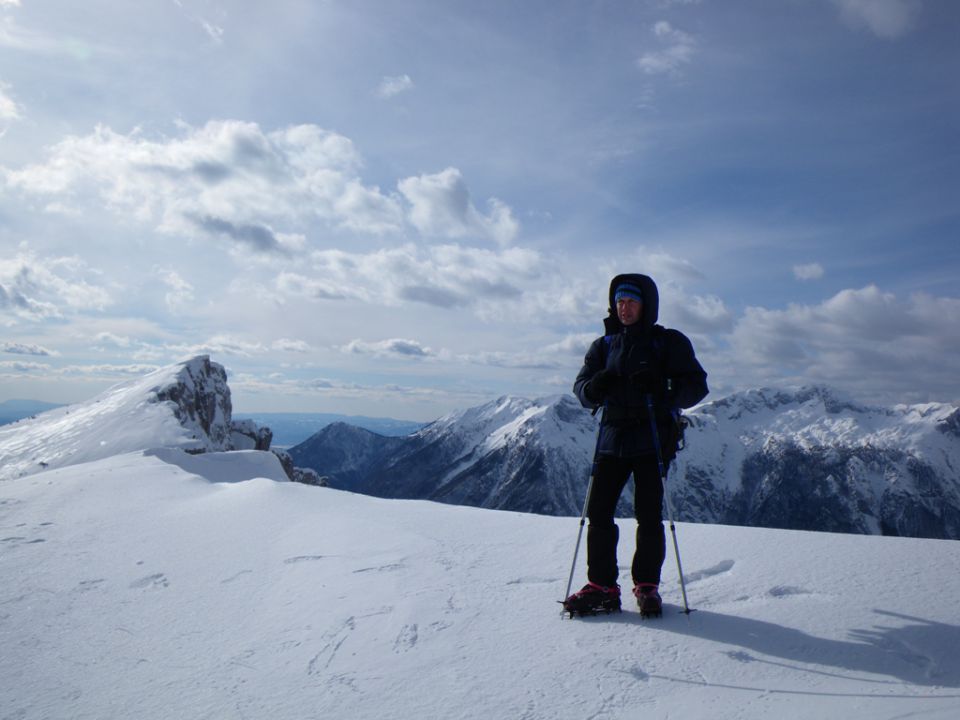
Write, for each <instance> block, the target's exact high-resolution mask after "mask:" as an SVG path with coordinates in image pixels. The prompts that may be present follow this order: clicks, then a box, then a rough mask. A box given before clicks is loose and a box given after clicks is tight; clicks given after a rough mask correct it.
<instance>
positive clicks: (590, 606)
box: [563, 583, 620, 617]
mask: <svg viewBox="0 0 960 720" xmlns="http://www.w3.org/2000/svg"><path fill="white" fill-rule="evenodd" d="M563 609H564V610H566V611H567V612H568V613H570V617H573V616H574V615H581V616H582V615H596V614H597V613H602V612H603V613H612V612H620V586H619V585H611V586H610V587H606V586H604V585H597V584H596V583H587V584H586V585H584V586H583V589H582V590H580V591H578V592H575V593H574V594H573V595H571V596H570V597H568V598H567V599H566V600H564V601H563Z"/></svg>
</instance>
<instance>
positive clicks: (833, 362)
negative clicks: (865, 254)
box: [730, 285, 960, 399]
mask: <svg viewBox="0 0 960 720" xmlns="http://www.w3.org/2000/svg"><path fill="white" fill-rule="evenodd" d="M730 337H731V350H732V357H731V358H730V362H731V367H735V368H737V369H738V371H739V372H743V373H745V374H749V376H750V377H751V378H756V379H757V382H754V383H751V384H757V383H758V382H775V381H776V379H777V378H782V377H783V376H784V373H785V372H786V373H787V374H790V375H792V376H793V377H795V378H797V379H799V380H801V381H805V382H825V383H828V384H836V385H838V386H841V387H844V388H849V389H851V390H855V391H859V392H861V393H863V394H864V395H865V396H866V397H871V396H873V397H880V396H887V395H889V394H897V395H899V396H900V397H903V398H914V399H930V398H940V399H943V398H955V397H956V362H955V358H956V357H957V356H958V354H960V299H955V298H935V297H931V296H929V295H922V294H918V295H913V296H910V297H909V298H898V297H897V296H896V295H894V294H892V293H887V292H883V291H881V290H880V289H879V288H877V287H876V286H873V285H869V286H867V287H864V288H862V289H859V290H844V291H842V292H840V293H837V294H836V295H834V296H833V297H831V298H829V299H827V300H825V301H824V302H823V303H821V304H819V305H791V306H789V307H787V308H786V309H784V310H769V309H765V308H748V309H747V311H746V312H745V313H744V315H743V316H742V317H741V318H740V319H739V320H738V321H737V323H736V326H735V328H734V330H733V333H732V334H731V336H730ZM918 378H919V382H918Z"/></svg>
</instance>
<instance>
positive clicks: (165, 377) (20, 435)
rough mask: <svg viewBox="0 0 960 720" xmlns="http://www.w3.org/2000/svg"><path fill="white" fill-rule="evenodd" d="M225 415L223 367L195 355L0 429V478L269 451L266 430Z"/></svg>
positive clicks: (226, 395) (228, 413) (227, 393)
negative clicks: (168, 451)
mask: <svg viewBox="0 0 960 720" xmlns="http://www.w3.org/2000/svg"><path fill="white" fill-rule="evenodd" d="M231 412H232V405H231V401H230V388H229V386H228V385H227V373H226V370H224V368H223V366H222V365H220V364H218V363H215V362H211V360H210V358H209V356H207V355H200V356H197V357H194V358H191V359H189V360H186V361H183V362H179V363H175V364H173V365H169V366H166V367H163V368H160V369H159V370H156V371H154V372H152V373H149V374H147V375H144V376H143V377H139V378H136V379H134V380H130V381H127V382H123V383H120V384H118V385H114V386H113V387H112V388H110V389H109V390H106V391H105V392H103V393H101V394H100V395H98V396H96V397H94V398H93V399H92V400H89V401H87V402H83V403H78V404H75V405H68V406H66V407H61V408H57V409H54V410H50V411H48V412H45V413H42V414H40V415H37V416H36V417H33V418H30V419H27V420H21V421H20V422H17V423H13V424H11V425H5V426H2V427H0V480H3V479H9V478H12V477H19V476H22V475H29V474H32V473H35V472H40V471H42V470H46V469H53V468H58V467H65V466H68V465H75V464H77V463H83V462H89V461H91V460H99V459H102V458H107V457H111V456H113V455H120V454H123V453H128V452H132V451H136V450H145V449H149V448H161V447H163V448H180V449H182V450H185V451H187V452H212V451H223V450H235V449H257V450H266V449H268V448H269V446H270V431H269V430H268V429H260V428H257V427H256V426H255V425H254V424H253V423H251V422H250V421H242V422H238V423H236V422H233V421H232V420H231Z"/></svg>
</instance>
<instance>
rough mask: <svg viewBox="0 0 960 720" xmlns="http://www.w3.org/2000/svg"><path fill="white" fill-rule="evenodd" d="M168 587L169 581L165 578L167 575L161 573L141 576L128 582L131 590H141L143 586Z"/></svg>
mask: <svg viewBox="0 0 960 720" xmlns="http://www.w3.org/2000/svg"><path fill="white" fill-rule="evenodd" d="M165 587H170V581H169V580H167V576H166V575H164V574H163V573H155V574H154V575H147V576H146V577H142V578H140V579H139V580H134V581H133V582H132V583H130V589H131V590H143V589H145V588H165Z"/></svg>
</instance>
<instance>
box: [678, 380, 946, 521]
mask: <svg viewBox="0 0 960 720" xmlns="http://www.w3.org/2000/svg"><path fill="white" fill-rule="evenodd" d="M688 417H689V419H690V422H691V427H690V428H689V429H688V430H687V449H686V450H685V451H684V452H682V453H681V454H680V455H679V456H678V459H677V467H676V468H675V473H674V475H675V476H676V477H677V478H678V479H679V481H678V483H677V485H675V486H674V487H673V492H674V502H675V505H676V507H677V508H678V512H679V513H680V514H681V516H682V517H684V518H685V519H687V520H698V521H701V522H724V523H731V524H745V525H759V526H765V527H787V528H797V529H820V530H834V531H844V532H865V533H880V534H889V535H908V536H919V537H949V538H960V478H958V476H957V472H956V468H958V467H960V432H958V429H960V409H958V408H957V407H955V406H953V405H950V404H945V403H926V404H923V405H896V406H892V407H874V406H868V405H864V404H861V403H858V402H856V401H854V400H853V399H851V398H849V397H844V396H843V394H842V393H839V392H838V391H836V390H834V389H832V388H827V387H823V386H813V387H805V388H801V389H800V390H796V391H784V390H773V389H768V388H765V389H758V390H749V391H745V392H741V393H735V394H733V395H730V396H728V397H725V398H722V399H720V400H716V401H712V402H707V403H704V404H702V405H700V406H698V407H697V408H695V409H694V410H693V411H691V412H690V413H688Z"/></svg>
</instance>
